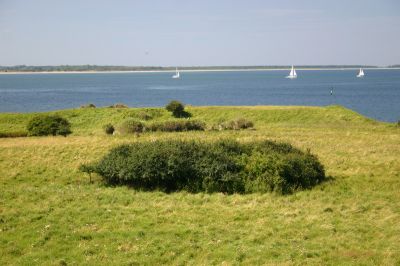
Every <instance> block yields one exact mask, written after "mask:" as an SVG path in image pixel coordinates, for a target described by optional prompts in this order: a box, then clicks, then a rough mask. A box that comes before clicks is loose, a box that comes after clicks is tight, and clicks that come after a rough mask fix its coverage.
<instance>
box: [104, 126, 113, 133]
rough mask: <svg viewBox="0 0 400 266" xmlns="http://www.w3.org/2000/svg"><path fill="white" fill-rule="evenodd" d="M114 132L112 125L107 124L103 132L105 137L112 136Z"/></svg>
mask: <svg viewBox="0 0 400 266" xmlns="http://www.w3.org/2000/svg"><path fill="white" fill-rule="evenodd" d="M114 131H115V128H114V126H113V125H112V124H107V125H105V126H104V132H105V133H106V134H107V135H112V134H113V133H114Z"/></svg>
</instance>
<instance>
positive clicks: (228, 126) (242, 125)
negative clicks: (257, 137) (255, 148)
mask: <svg viewBox="0 0 400 266" xmlns="http://www.w3.org/2000/svg"><path fill="white" fill-rule="evenodd" d="M252 127H254V123H253V122H252V121H250V120H247V119H245V118H238V119H235V120H231V121H226V122H220V123H218V124H216V125H213V126H211V130H240V129H247V128H252Z"/></svg>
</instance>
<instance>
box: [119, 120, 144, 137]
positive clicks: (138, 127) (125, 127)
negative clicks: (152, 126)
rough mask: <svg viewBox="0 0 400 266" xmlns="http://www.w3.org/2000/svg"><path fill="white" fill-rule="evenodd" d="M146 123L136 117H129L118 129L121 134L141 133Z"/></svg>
mask: <svg viewBox="0 0 400 266" xmlns="http://www.w3.org/2000/svg"><path fill="white" fill-rule="evenodd" d="M143 129H144V124H143V123H142V122H140V121H138V120H135V119H128V120H125V121H124V122H122V124H121V125H120V126H119V129H118V131H119V132H120V133H121V134H133V133H141V132H143Z"/></svg>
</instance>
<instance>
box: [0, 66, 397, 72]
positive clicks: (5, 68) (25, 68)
mask: <svg viewBox="0 0 400 266" xmlns="http://www.w3.org/2000/svg"><path fill="white" fill-rule="evenodd" d="M296 67H297V68H332V69H338V68H360V67H362V68H377V66H369V65H296ZM388 67H400V65H392V66H388ZM282 68H290V66H285V65H271V66H186V67H179V69H180V70H206V69H210V70H222V69H231V70H239V69H260V70H262V69H282ZM167 70H171V71H172V70H175V66H171V67H161V66H99V65H59V66H27V65H17V66H0V72H55V71H61V72H70V71H167Z"/></svg>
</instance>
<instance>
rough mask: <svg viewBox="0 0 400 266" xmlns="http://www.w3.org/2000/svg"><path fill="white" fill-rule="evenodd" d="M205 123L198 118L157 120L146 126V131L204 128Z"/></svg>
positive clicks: (176, 130) (177, 130) (180, 130)
mask: <svg viewBox="0 0 400 266" xmlns="http://www.w3.org/2000/svg"><path fill="white" fill-rule="evenodd" d="M204 129H205V123H204V122H202V121H197V120H170V121H164V122H156V123H152V124H149V125H147V126H146V131H163V132H182V131H193V130H200V131H201V130H204Z"/></svg>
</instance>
